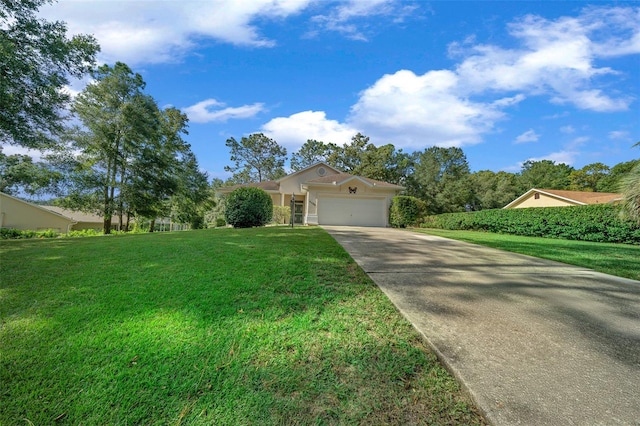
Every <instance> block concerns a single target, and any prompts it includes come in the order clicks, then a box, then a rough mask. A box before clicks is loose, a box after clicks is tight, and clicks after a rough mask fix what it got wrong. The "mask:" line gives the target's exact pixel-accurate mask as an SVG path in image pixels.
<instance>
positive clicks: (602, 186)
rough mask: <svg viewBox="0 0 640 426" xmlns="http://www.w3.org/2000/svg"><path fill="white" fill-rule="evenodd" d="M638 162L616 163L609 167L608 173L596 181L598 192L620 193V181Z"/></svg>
mask: <svg viewBox="0 0 640 426" xmlns="http://www.w3.org/2000/svg"><path fill="white" fill-rule="evenodd" d="M637 164H640V160H631V161H626V162H624V163H618V164H616V165H615V166H613V167H611V169H610V170H609V173H608V174H607V175H606V176H604V177H603V178H602V179H600V180H599V181H598V192H622V179H623V178H624V176H626V175H627V174H628V173H629V172H630V171H631V170H632V169H633V168H634V167H635V166H636V165H637Z"/></svg>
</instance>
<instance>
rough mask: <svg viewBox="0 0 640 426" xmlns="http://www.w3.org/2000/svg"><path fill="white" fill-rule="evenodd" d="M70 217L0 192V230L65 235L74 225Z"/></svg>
mask: <svg viewBox="0 0 640 426" xmlns="http://www.w3.org/2000/svg"><path fill="white" fill-rule="evenodd" d="M75 223H76V222H75V221H74V220H73V219H71V218H70V217H67V216H63V215H61V214H60V213H56V212H53V211H51V210H48V209H46V208H44V207H43V206H38V205H36V204H32V203H29V202H26V201H23V200H21V199H19V198H16V197H12V196H11V195H7V194H5V193H2V192H0V228H13V229H22V230H32V231H42V230H46V229H53V230H54V231H58V232H61V233H67V232H69V231H70V230H71V229H72V228H73V225H75Z"/></svg>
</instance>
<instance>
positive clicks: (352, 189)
mask: <svg viewBox="0 0 640 426" xmlns="http://www.w3.org/2000/svg"><path fill="white" fill-rule="evenodd" d="M356 191H358V187H357V186H354V187H353V188H352V187H349V194H355V193H356Z"/></svg>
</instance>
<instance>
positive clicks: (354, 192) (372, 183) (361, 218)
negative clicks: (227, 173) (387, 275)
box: [218, 163, 404, 227]
mask: <svg viewBox="0 0 640 426" xmlns="http://www.w3.org/2000/svg"><path fill="white" fill-rule="evenodd" d="M240 186H255V187H258V188H262V189H264V190H265V191H266V192H267V193H268V194H269V195H271V199H272V200H273V204H274V206H290V205H291V199H292V198H293V200H294V209H293V210H294V212H293V217H294V223H299V224H304V225H349V226H382V227H385V226H388V225H389V207H390V205H391V200H392V199H393V197H394V196H396V195H397V194H398V193H399V192H400V191H402V190H403V189H404V187H402V186H400V185H395V184H391V183H387V182H381V181H378V180H374V179H369V178H365V177H362V176H354V175H351V174H349V173H344V172H341V171H340V170H338V169H336V168H334V167H331V166H330V165H328V164H326V163H317V164H314V165H312V166H309V167H307V168H305V169H303V170H300V171H297V172H295V173H292V174H290V175H287V176H285V177H283V178H281V179H278V180H273V181H264V182H256V183H252V184H247V185H235V186H230V187H223V188H219V189H218V193H220V194H228V193H230V192H231V191H233V190H234V189H236V188H238V187H240Z"/></svg>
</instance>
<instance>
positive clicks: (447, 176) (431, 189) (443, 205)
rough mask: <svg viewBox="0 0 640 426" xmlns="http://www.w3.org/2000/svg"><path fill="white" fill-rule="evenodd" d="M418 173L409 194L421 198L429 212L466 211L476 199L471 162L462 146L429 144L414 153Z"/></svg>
mask: <svg viewBox="0 0 640 426" xmlns="http://www.w3.org/2000/svg"><path fill="white" fill-rule="evenodd" d="M414 160H415V173H414V175H413V177H412V179H411V180H410V181H409V182H408V185H407V192H408V193H409V195H413V196H415V197H418V198H421V199H422V200H423V201H425V202H426V204H427V212H428V213H429V214H440V213H450V212H456V211H464V210H465V209H467V208H469V207H470V206H471V205H472V203H473V193H472V191H471V189H470V188H471V187H470V184H469V176H470V171H469V164H468V162H467V157H466V156H465V154H464V152H463V151H462V149H460V148H455V147H452V148H441V147H435V146H434V147H431V148H427V149H426V150H425V151H424V152H422V153H419V152H418V153H414Z"/></svg>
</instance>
